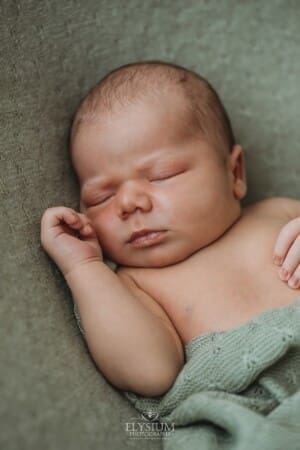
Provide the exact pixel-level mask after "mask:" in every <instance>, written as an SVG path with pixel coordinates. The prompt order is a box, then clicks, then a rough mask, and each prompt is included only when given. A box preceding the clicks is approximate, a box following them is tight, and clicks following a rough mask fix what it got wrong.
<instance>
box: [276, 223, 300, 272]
mask: <svg viewBox="0 0 300 450" xmlns="http://www.w3.org/2000/svg"><path fill="white" fill-rule="evenodd" d="M299 235H300V218H299V217H297V218H296V219H294V220H291V221H290V222H288V223H287V224H286V225H284V227H283V228H282V229H281V230H280V233H279V236H278V238H277V241H276V244H275V249H274V257H273V258H274V263H275V264H277V265H279V266H280V265H281V264H282V263H283V261H284V259H285V257H286V255H287V253H288V251H289V249H290V247H291V245H292V244H293V242H294V241H295V240H296V239H297V238H298V236H299Z"/></svg>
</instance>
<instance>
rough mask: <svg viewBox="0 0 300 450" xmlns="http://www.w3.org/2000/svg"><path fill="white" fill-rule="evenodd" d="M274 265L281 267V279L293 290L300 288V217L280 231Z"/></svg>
mask: <svg viewBox="0 0 300 450" xmlns="http://www.w3.org/2000/svg"><path fill="white" fill-rule="evenodd" d="M274 263H275V264H276V265H278V266H281V268H280V270H279V277H280V278H281V280H283V281H288V285H289V286H290V287H291V288H293V289H299V288H300V217H297V218H296V219H293V220H291V221H290V222H288V223H287V224H286V225H284V227H283V228H282V229H281V230H280V233H279V236H278V238H277V241H276V244H275V251H274Z"/></svg>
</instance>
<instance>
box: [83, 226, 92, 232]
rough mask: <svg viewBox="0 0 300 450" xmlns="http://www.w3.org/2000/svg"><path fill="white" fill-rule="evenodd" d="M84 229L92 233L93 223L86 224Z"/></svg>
mask: <svg viewBox="0 0 300 450" xmlns="http://www.w3.org/2000/svg"><path fill="white" fill-rule="evenodd" d="M84 231H85V233H91V231H92V228H91V225H86V226H85V227H84Z"/></svg>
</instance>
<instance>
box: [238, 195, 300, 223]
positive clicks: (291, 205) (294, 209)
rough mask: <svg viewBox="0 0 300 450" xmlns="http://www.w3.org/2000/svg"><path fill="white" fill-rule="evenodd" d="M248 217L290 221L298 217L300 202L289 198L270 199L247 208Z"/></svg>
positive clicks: (299, 215)
mask: <svg viewBox="0 0 300 450" xmlns="http://www.w3.org/2000/svg"><path fill="white" fill-rule="evenodd" d="M246 209H247V211H248V213H249V215H251V214H253V215H259V216H262V217H266V218H267V217H268V218H274V219H282V220H292V219H294V218H296V217H300V201H299V200H295V199H292V198H289V197H270V198H266V199H263V200H261V201H259V202H257V203H253V204H252V205H250V206H248V207H247V208H246Z"/></svg>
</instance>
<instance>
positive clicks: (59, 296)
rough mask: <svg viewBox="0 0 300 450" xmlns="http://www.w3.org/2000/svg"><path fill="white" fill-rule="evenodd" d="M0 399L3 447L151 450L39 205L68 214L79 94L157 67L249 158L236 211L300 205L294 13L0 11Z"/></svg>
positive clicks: (246, 9)
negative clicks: (59, 259)
mask: <svg viewBox="0 0 300 450" xmlns="http://www.w3.org/2000/svg"><path fill="white" fill-rule="evenodd" d="M0 22H1V27H0V30H1V31H0V39H1V53H0V67H1V82H0V98H1V100H0V124H1V133H0V139H1V153H0V159H1V175H0V195H1V202H0V205H1V224H0V226H1V228H0V236H1V253H2V264H1V288H0V289H1V292H0V293H1V302H0V310H1V328H0V333H1V338H0V339H1V375H0V377H1V379H0V386H1V402H0V427H1V432H0V446H1V448H3V449H5V450H12V449H22V450H25V449H26V450H27V449H28V450H29V449H30V450H35V449H39V448H41V447H43V449H49V450H50V449H51V450H53V449H55V450H60V449H64V450H68V449H70V450H71V449H72V450H77V449H78V450H79V449H80V450H82V449H85V450H88V449H102V448H106V447H107V446H109V447H110V448H111V449H114V448H116V449H117V448H118V449H119V448H139V449H141V448H145V449H147V448H149V449H150V448H151V449H153V448H160V447H161V446H162V443H161V442H160V441H151V440H137V441H134V440H131V439H129V438H128V436H127V435H126V433H125V431H124V422H126V421H127V420H129V418H132V417H138V414H137V412H136V410H135V409H134V408H133V407H132V406H131V405H130V404H129V403H128V402H127V401H126V400H125V399H124V397H123V395H122V393H121V392H119V391H118V390H117V389H115V388H114V387H113V386H111V385H110V384H109V382H108V381H107V380H106V379H105V378H104V377H103V376H102V375H101V374H100V373H99V371H98V370H97V368H96V367H95V365H94V363H93V362H92V360H91V358H90V356H89V353H88V350H87V346H86V344H85V342H84V340H83V338H82V336H81V334H80V331H79V329H78V327H77V324H76V320H75V318H74V314H73V303H72V298H71V295H70V292H69V289H68V287H67V286H66V284H65V282H64V280H63V277H62V276H61V274H60V272H59V271H58V269H57V268H56V266H55V265H54V263H53V262H52V261H50V259H49V258H48V256H47V255H46V254H45V253H44V252H43V250H42V248H41V245H40V219H41V216H42V214H43V212H44V210H45V209H46V208H47V207H50V206H55V205H65V206H70V207H72V208H78V186H77V182H76V179H75V176H74V175H73V173H72V171H71V164H70V159H69V155H68V134H69V127H70V123H71V118H72V116H73V114H74V112H75V109H76V107H77V105H78V103H79V100H80V99H81V98H82V97H83V96H84V95H85V94H86V92H87V91H88V90H89V88H90V87H91V86H92V85H94V84H95V83H96V82H97V81H98V80H99V79H100V78H101V77H103V76H104V75H105V74H106V73H107V72H108V71H110V70H112V69H114V68H116V67H118V66H120V65H122V64H127V63H129V62H134V61H139V60H149V59H160V60H164V61H166V62H173V63H176V64H180V65H183V66H185V67H187V68H190V69H192V70H195V71H197V72H198V73H199V74H201V75H203V76H204V77H206V78H207V79H208V80H209V81H210V82H211V84H212V85H213V86H214V87H215V89H216V90H217V92H218V93H219V94H220V97H221V99H222V101H223V103H224V105H225V107H226V109H227V111H228V113H229V116H230V118H231V121H232V125H233V129H234V132H235V135H236V138H237V141H238V142H239V143H240V144H241V145H242V146H243V147H244V149H245V153H246V168H247V179H248V194H247V197H246V198H245V200H244V201H243V202H244V205H247V204H250V203H252V202H254V201H257V200H259V199H263V198H266V197H271V196H289V197H292V198H298V199H300V183H299V179H300V177H299V175H300V157H299V156H300V131H299V128H300V127H299V110H300V90H299V69H300V31H299V23H300V2H297V1H296V0H285V1H284V0H270V1H268V2H262V1H259V0H250V1H243V0H239V1H238V0H226V1H223V2H220V1H218V0H207V1H205V0H186V1H185V2H182V1H179V0H160V1H158V0H147V1H138V0H127V1H126V2H125V1H122V0H98V1H96V0H95V1H92V0H86V1H84V2H80V1H79V0H65V1H64V2H60V1H58V0H53V1H51V2H50V1H45V2H40V1H37V0H34V1H33V0H29V1H20V0H19V1H8V0H7V1H5V0H4V1H2V2H1V3H0Z"/></svg>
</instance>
